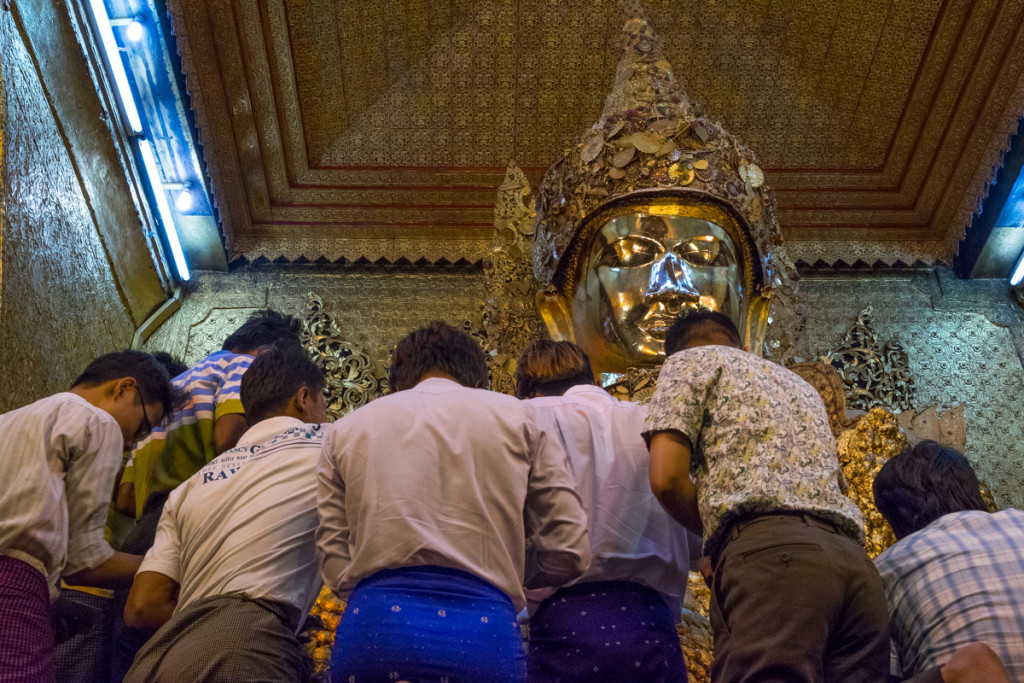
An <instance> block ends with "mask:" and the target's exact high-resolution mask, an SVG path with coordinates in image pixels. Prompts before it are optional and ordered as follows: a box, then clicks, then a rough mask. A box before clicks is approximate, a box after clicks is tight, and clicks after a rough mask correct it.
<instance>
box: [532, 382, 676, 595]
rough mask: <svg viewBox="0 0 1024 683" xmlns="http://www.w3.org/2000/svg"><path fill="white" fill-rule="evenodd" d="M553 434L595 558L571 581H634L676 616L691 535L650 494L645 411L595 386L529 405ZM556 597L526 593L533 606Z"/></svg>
mask: <svg viewBox="0 0 1024 683" xmlns="http://www.w3.org/2000/svg"><path fill="white" fill-rule="evenodd" d="M528 403H529V404H531V405H533V406H535V407H537V408H538V410H537V412H538V415H539V420H540V424H541V425H542V426H543V427H544V428H545V429H547V430H548V431H551V432H553V433H556V434H558V436H559V439H560V440H561V443H562V446H563V448H565V451H566V453H567V454H568V456H569V465H570V467H571V470H572V474H573V477H574V478H575V480H576V487H577V489H578V490H579V492H580V497H581V498H582V499H583V508H584V509H585V510H586V512H587V524H588V531H589V533H590V549H591V554H592V560H591V563H590V569H588V570H587V571H586V572H584V573H583V576H581V577H580V578H578V579H576V580H575V581H574V582H573V583H582V582H584V581H634V582H636V583H640V584H643V585H645V586H647V587H649V588H652V589H654V590H656V591H658V592H659V593H661V594H662V595H663V596H664V597H665V600H666V602H667V603H668V605H669V608H670V609H671V610H672V611H673V614H676V615H678V613H679V608H680V602H681V601H682V598H683V596H684V595H685V593H686V582H687V576H688V573H689V565H690V553H689V547H688V545H689V544H688V535H687V534H688V532H687V531H686V529H684V528H683V527H682V526H680V525H679V524H677V523H676V522H675V521H674V520H672V519H671V518H670V517H669V516H668V513H666V512H665V510H664V509H663V508H662V507H661V504H659V503H658V500H657V499H656V498H655V497H654V494H653V493H651V485H650V481H649V477H648V460H649V456H648V452H647V445H646V444H645V443H644V440H643V437H642V436H641V433H642V432H643V428H644V419H645V418H646V417H647V408H646V407H645V406H641V405H637V404H635V403H628V402H625V401H620V400H618V399H616V398H615V397H613V396H611V395H610V394H608V392H606V391H605V390H604V389H602V388H600V387H597V386H593V385H577V386H574V387H571V388H570V389H569V390H568V391H567V392H566V393H565V394H564V395H563V396H551V397H542V398H535V399H531V400H530V401H528ZM552 592H553V591H550V590H549V591H546V592H540V591H537V592H535V591H530V592H528V593H527V597H528V598H529V599H530V601H531V603H533V602H535V601H537V602H539V601H540V600H542V599H544V598H545V597H548V596H549V595H550V594H551V593H552Z"/></svg>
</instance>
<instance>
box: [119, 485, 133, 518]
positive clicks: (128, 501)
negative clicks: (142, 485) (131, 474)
mask: <svg viewBox="0 0 1024 683" xmlns="http://www.w3.org/2000/svg"><path fill="white" fill-rule="evenodd" d="M114 509H115V510H117V511H118V512H120V513H121V514H122V515H124V516H125V517H131V518H132V519H135V483H134V482H130V481H124V482H121V484H120V486H118V487H117V498H116V499H115V500H114Z"/></svg>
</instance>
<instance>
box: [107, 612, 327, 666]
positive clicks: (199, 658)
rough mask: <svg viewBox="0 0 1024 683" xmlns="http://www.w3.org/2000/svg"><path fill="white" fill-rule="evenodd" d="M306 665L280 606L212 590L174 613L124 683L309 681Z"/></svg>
mask: <svg viewBox="0 0 1024 683" xmlns="http://www.w3.org/2000/svg"><path fill="white" fill-rule="evenodd" d="M311 668H312V667H311V662H310V660H309V658H308V657H307V656H306V653H305V651H304V650H303V648H302V645H301V644H300V643H299V641H298V639H297V638H296V637H295V633H294V631H293V629H292V627H291V625H290V624H289V623H288V621H287V619H286V617H285V612H284V609H283V608H282V607H281V606H280V605H277V604H275V603H273V602H271V601H269V600H261V599H257V600H250V599H248V598H246V597H245V596H242V595H216V596H213V597H209V598H204V599H202V600H199V601H197V602H194V603H192V604H190V605H188V606H186V607H185V608H184V609H182V610H181V611H178V612H175V614H174V616H173V617H171V620H170V621H168V622H167V623H166V624H164V625H163V626H162V627H160V630H159V631H157V632H156V634H155V635H154V636H153V637H152V638H151V639H150V640H149V642H147V643H146V644H145V646H144V647H143V648H142V649H141V650H139V654H138V656H137V657H136V658H135V663H134V664H133V665H132V668H131V669H130V670H129V671H128V674H127V675H126V676H125V679H124V682H125V683H198V682H203V683H214V682H216V681H224V682H227V681H239V682H241V681H261V682H263V683H295V682H296V681H306V680H309V675H310V673H311Z"/></svg>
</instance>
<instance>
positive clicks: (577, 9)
mask: <svg viewBox="0 0 1024 683" xmlns="http://www.w3.org/2000/svg"><path fill="white" fill-rule="evenodd" d="M167 5H168V9H169V11H170V14H171V17H172V22H173V27H174V31H175V33H176V36H177V39H178V48H179V51H180V54H181V58H182V68H183V70H184V72H185V76H186V82H187V86H188V89H189V92H190V95H191V101H192V106H193V108H194V110H195V113H196V123H197V126H198V128H199V134H200V139H201V142H202V143H203V146H204V154H205V159H206V162H207V164H208V165H209V170H210V175H211V177H212V184H213V192H214V200H215V202H216V203H217V205H218V208H219V210H220V218H221V222H222V227H223V229H224V231H225V234H226V236H227V240H228V247H229V251H230V256H231V258H239V257H244V258H247V259H249V260H256V259H257V258H260V257H265V258H267V259H270V260H276V259H280V258H282V257H283V258H284V259H287V260H296V259H300V258H302V259H306V260H309V261H315V260H317V259H320V258H324V259H327V260H328V261H335V260H338V259H346V260H348V261H356V260H358V259H360V258H365V259H368V260H370V261H377V260H378V259H385V260H388V261H396V260H399V259H406V260H408V261H411V262H417V261H421V260H426V261H429V262H435V261H439V260H441V259H445V260H447V261H450V262H455V261H457V260H459V259H467V260H470V261H475V260H478V259H479V258H480V257H481V256H482V255H483V254H484V253H485V250H486V244H487V240H488V239H489V238H490V235H491V232H492V226H493V208H494V197H495V193H496V190H497V187H498V185H499V184H500V183H501V181H502V179H503V177H504V173H505V167H506V163H507V161H508V160H510V159H513V160H515V161H516V162H518V164H519V165H520V166H521V167H522V168H523V170H524V171H525V172H526V175H527V177H528V178H529V179H530V181H531V182H532V184H533V186H534V188H536V185H537V182H538V181H539V179H540V177H541V175H543V173H544V171H545V170H546V169H547V167H548V166H549V165H550V164H551V163H552V162H554V161H555V160H556V159H558V158H559V157H560V156H561V154H562V152H563V151H564V149H565V148H566V147H567V146H568V145H569V144H570V143H571V142H572V141H573V140H575V139H576V138H577V137H578V136H579V135H581V134H582V133H583V132H584V131H585V130H587V129H588V128H589V127H590V126H591V124H593V123H594V122H595V121H596V120H597V118H598V116H599V114H600V112H601V108H602V105H603V102H604V98H605V96H606V94H607V92H608V90H609V88H610V87H611V84H612V81H613V79H614V73H615V65H616V63H617V61H618V58H619V52H620V39H621V29H622V14H621V7H620V2H619V0H560V1H556V0H477V1H470V0H386V1H385V0H380V1H375V2H348V1H344V0H303V1H301V2H300V1H297V0H295V1H292V2H285V1H284V0H259V1H255V0H168V3H167ZM644 5H645V9H646V11H647V16H648V19H649V21H650V24H651V26H652V27H653V28H654V30H655V31H656V32H658V34H659V35H660V36H661V39H662V44H663V47H664V49H665V53H666V56H667V57H668V59H669V60H670V61H671V63H672V65H673V67H674V71H675V75H676V78H677V79H678V81H679V82H680V83H681V84H682V86H683V87H684V89H685V90H686V91H687V93H688V94H689V96H690V97H691V99H693V100H694V101H695V102H698V103H699V104H701V105H702V106H703V108H704V110H705V112H706V113H707V114H709V115H710V116H711V117H712V118H715V119H717V120H719V121H720V122H721V123H722V124H723V125H724V126H725V127H726V128H727V129H729V130H730V131H731V132H733V133H734V134H736V135H737V136H738V137H739V138H740V139H741V140H743V141H744V142H745V143H747V144H748V145H749V146H750V147H752V148H753V149H754V150H755V151H756V152H757V153H758V155H759V157H760V160H761V162H762V165H763V167H764V169H765V173H766V177H767V180H768V182H769V183H770V184H771V185H772V186H774V188H775V190H776V193H777V196H778V202H779V216H780V221H781V223H782V229H783V234H784V236H785V239H786V240H787V243H788V244H789V248H790V252H791V254H792V255H793V257H794V258H795V259H797V260H799V261H802V262H804V263H807V264H820V263H821V262H824V263H825V264H827V265H833V264H836V263H837V262H843V263H846V264H854V263H856V262H858V261H863V262H865V263H867V264H869V265H872V264H876V263H878V262H882V263H885V264H893V263H904V264H908V265H910V264H913V263H915V262H918V261H922V262H925V263H932V262H935V261H941V262H948V261H949V260H950V259H951V257H952V255H953V253H954V252H955V250H956V246H957V243H958V241H959V239H960V238H961V237H962V236H963V234H964V231H965V230H966V229H967V228H968V226H969V224H970V221H971V215H972V213H973V212H974V211H976V210H977V208H978V205H979V202H980V200H981V199H982V197H983V196H984V193H985V191H986V188H987V185H988V182H989V181H990V180H991V178H992V177H993V172H994V170H995V168H996V167H998V165H999V164H1000V163H1001V158H1002V153H1003V151H1004V149H1005V147H1006V146H1007V144H1008V142H1009V136H1010V134H1011V133H1012V132H1013V131H1014V130H1015V129H1016V125H1017V119H1018V118H1019V117H1020V116H1021V113H1022V111H1024V29H1022V25H1024V0H973V1H967V0H950V1H946V2H941V1H939V0H915V1H913V2H907V1H906V0H903V1H899V0H892V1H885V0H817V1H814V0H717V1H714V2H711V1H709V0H704V1H703V2H701V1H698V0H647V1H646V2H645V3H644Z"/></svg>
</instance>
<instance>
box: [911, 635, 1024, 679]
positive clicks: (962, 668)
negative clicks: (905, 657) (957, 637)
mask: <svg viewBox="0 0 1024 683" xmlns="http://www.w3.org/2000/svg"><path fill="white" fill-rule="evenodd" d="M897 680H899V679H895V678H894V679H893V681H897ZM904 683H1010V677H1009V674H1007V673H1006V669H1005V668H1004V667H1003V662H1002V660H1000V659H999V655H997V654H996V653H995V652H993V651H992V648H990V647H989V646H988V645H985V644H984V643H968V644H967V645H964V646H963V647H962V648H960V649H959V650H957V651H956V652H954V653H953V655H952V656H951V657H950V658H949V661H948V662H946V663H945V664H944V665H943V666H941V667H936V668H934V669H928V670H927V671H922V672H921V673H919V674H917V675H916V676H914V677H913V678H907V679H904Z"/></svg>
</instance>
